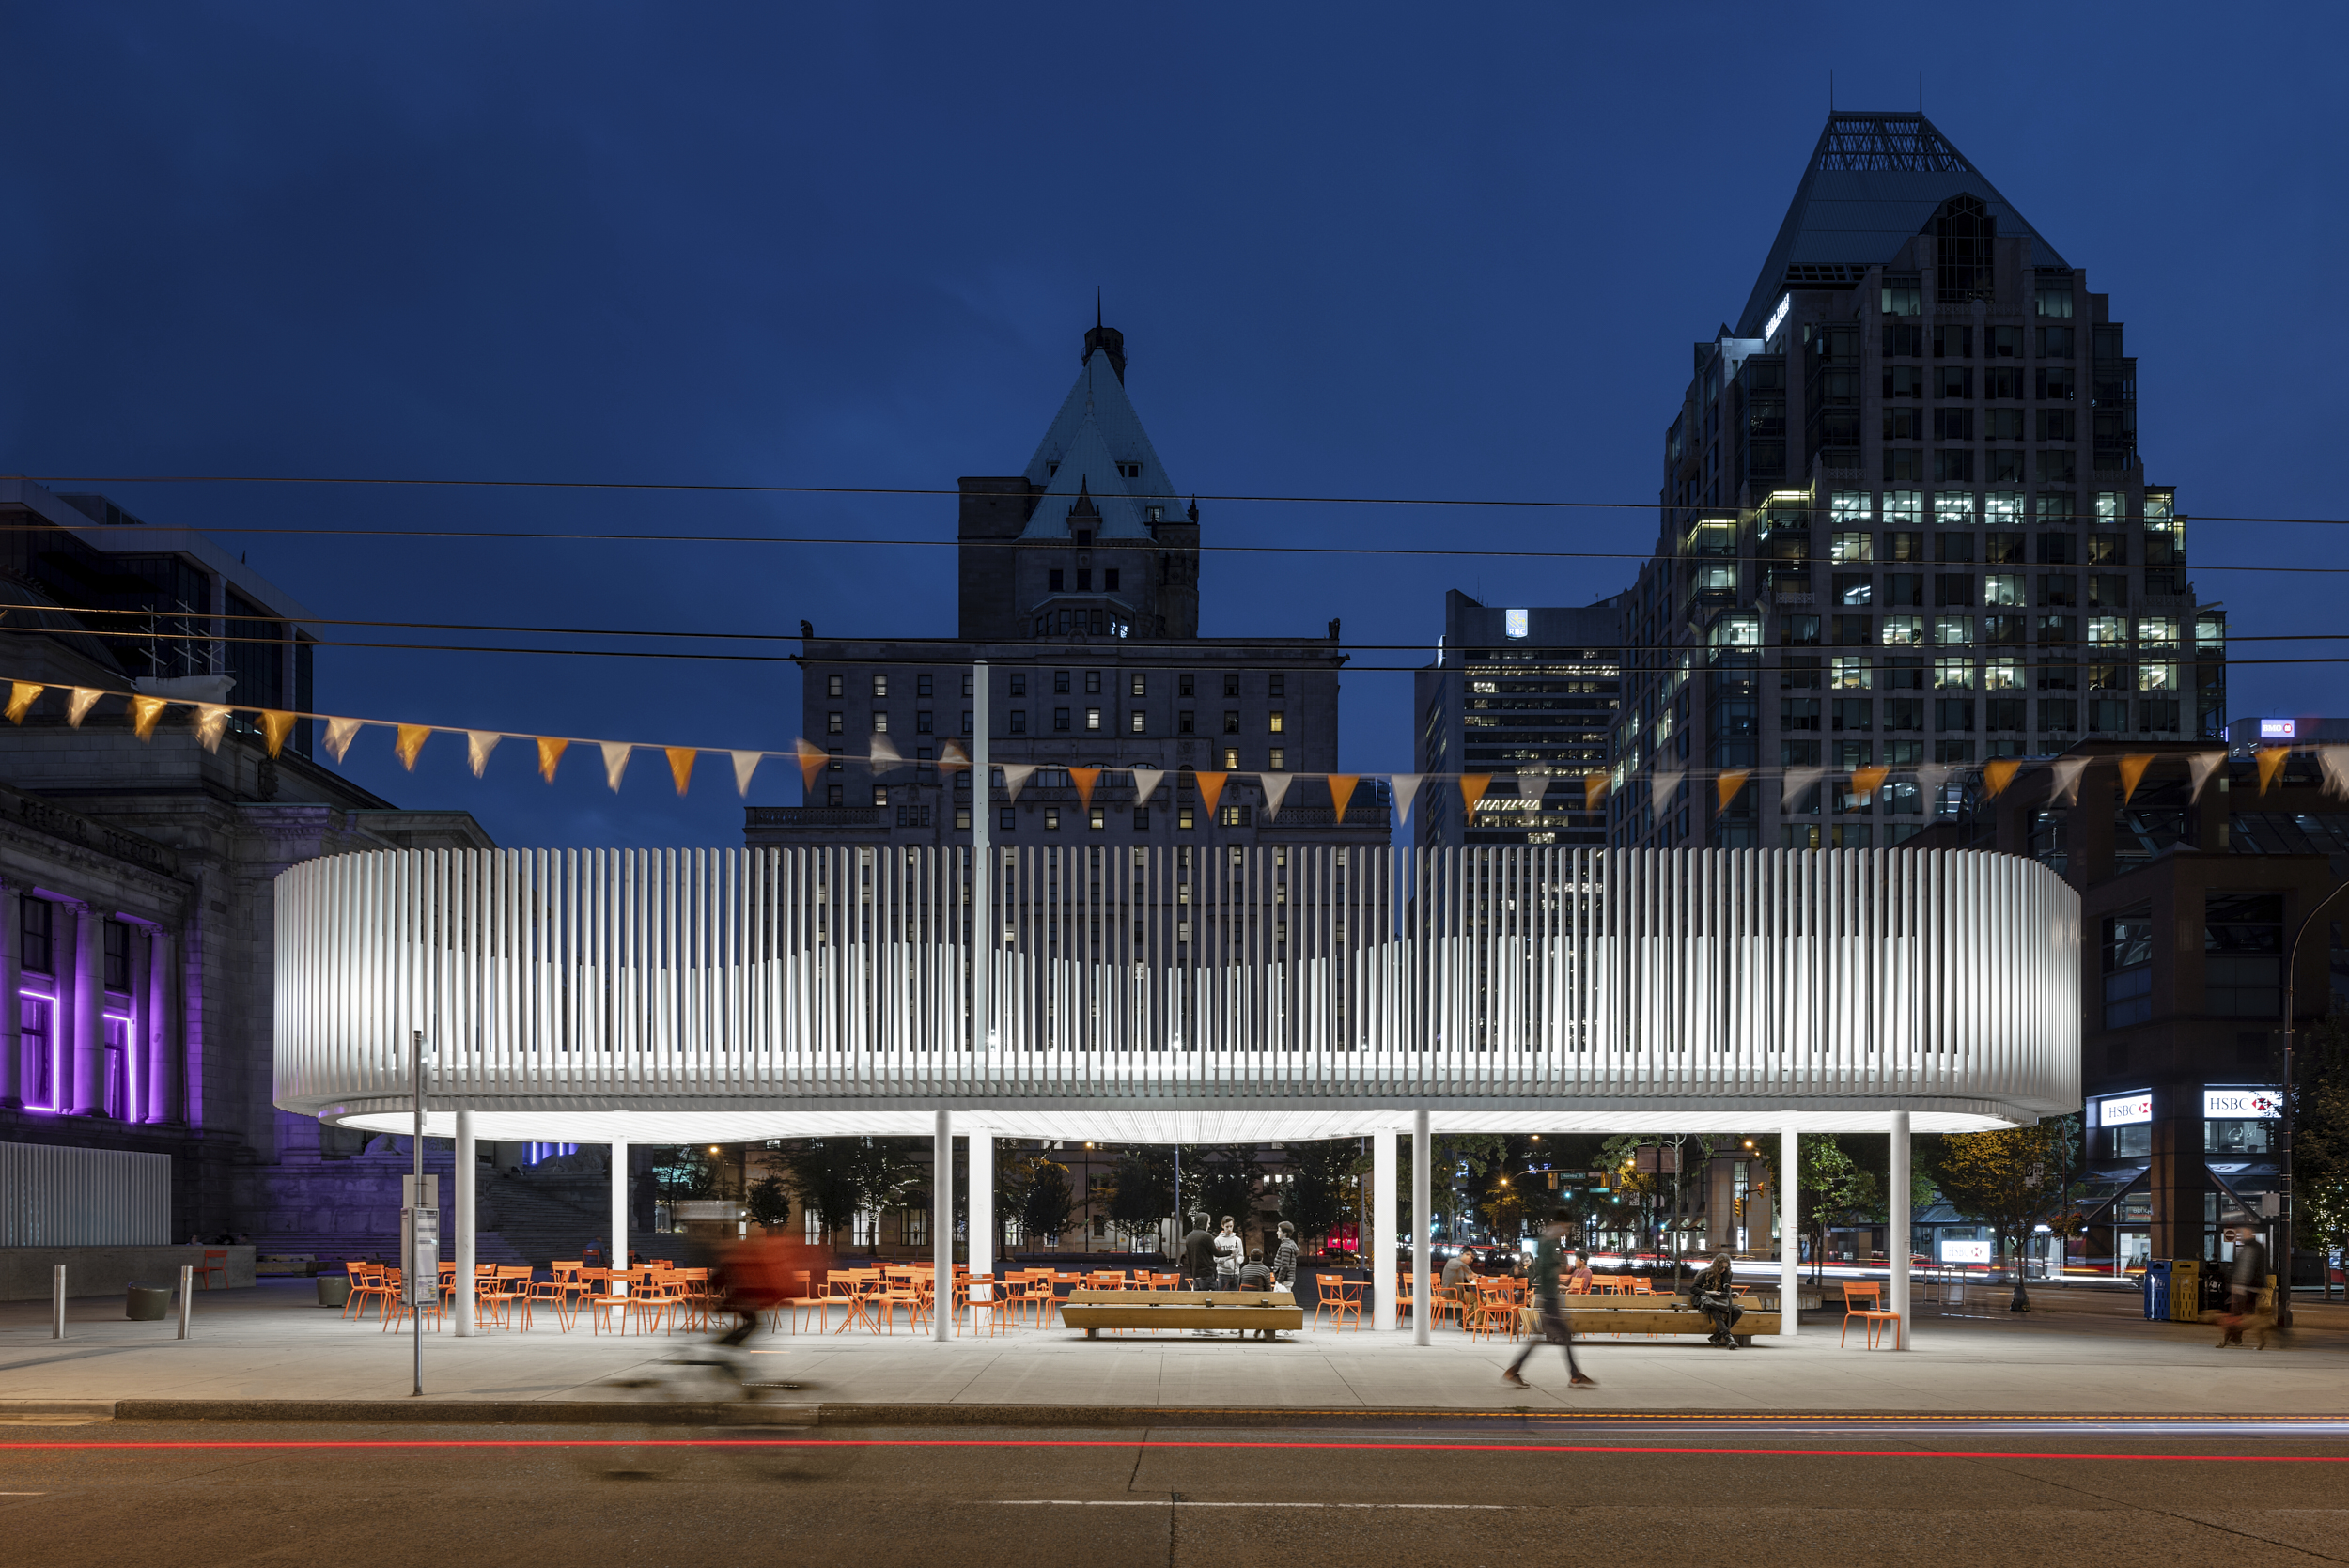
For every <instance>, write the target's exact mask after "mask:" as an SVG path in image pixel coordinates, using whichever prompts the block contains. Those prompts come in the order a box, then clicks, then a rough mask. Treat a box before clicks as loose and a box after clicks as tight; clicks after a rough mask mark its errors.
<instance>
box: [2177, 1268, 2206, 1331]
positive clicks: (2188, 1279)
mask: <svg viewBox="0 0 2349 1568" xmlns="http://www.w3.org/2000/svg"><path fill="white" fill-rule="evenodd" d="M2201 1321H2202V1260H2201V1259H2200V1258H2175V1259H2172V1260H2171V1261H2170V1322H2172V1323H2200V1322H2201Z"/></svg>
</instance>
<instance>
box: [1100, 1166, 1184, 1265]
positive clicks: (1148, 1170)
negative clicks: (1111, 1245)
mask: <svg viewBox="0 0 2349 1568" xmlns="http://www.w3.org/2000/svg"><path fill="white" fill-rule="evenodd" d="M1110 1183H1111V1190H1110V1194H1109V1220H1110V1228H1111V1229H1112V1230H1113V1231H1115V1232H1117V1233H1118V1234H1120V1235H1122V1236H1124V1237H1125V1238H1126V1241H1127V1244H1128V1246H1130V1247H1132V1248H1133V1249H1134V1250H1136V1251H1140V1250H1142V1243H1143V1239H1144V1238H1145V1237H1146V1238H1147V1239H1148V1240H1149V1242H1150V1247H1151V1250H1152V1251H1156V1250H1158V1242H1159V1235H1160V1234H1161V1228H1162V1227H1163V1226H1164V1225H1165V1223H1166V1219H1167V1216H1169V1215H1171V1214H1173V1213H1174V1212H1175V1157H1174V1154H1173V1152H1172V1151H1171V1150H1168V1149H1163V1148H1155V1147H1148V1146H1144V1147H1142V1148H1137V1149H1128V1150H1127V1151H1126V1153H1125V1154H1123V1155H1121V1156H1119V1157H1118V1161H1117V1165H1116V1167H1115V1169H1114V1170H1112V1172H1111V1173H1110Z"/></svg>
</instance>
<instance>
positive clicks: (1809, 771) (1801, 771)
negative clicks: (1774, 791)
mask: <svg viewBox="0 0 2349 1568" xmlns="http://www.w3.org/2000/svg"><path fill="white" fill-rule="evenodd" d="M1826 777H1827V769H1826V768H1788V769H1786V771H1785V773H1784V774H1783V775H1782V776H1781V778H1780V780H1779V785H1778V789H1779V796H1778V798H1779V808H1778V809H1779V810H1781V811H1794V810H1795V809H1796V806H1795V802H1796V801H1797V800H1801V799H1802V797H1803V792H1804V791H1805V790H1807V789H1809V788H1810V787H1811V786H1812V784H1817V783H1818V782H1819V781H1820V780H1821V779H1824V778H1826Z"/></svg>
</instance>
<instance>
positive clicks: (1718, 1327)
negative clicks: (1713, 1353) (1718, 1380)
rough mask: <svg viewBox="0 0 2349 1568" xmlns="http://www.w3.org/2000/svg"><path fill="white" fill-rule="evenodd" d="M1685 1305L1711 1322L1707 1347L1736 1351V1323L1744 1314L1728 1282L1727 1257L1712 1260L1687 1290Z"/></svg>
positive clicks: (1734, 1288)
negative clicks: (1715, 1345) (1710, 1336)
mask: <svg viewBox="0 0 2349 1568" xmlns="http://www.w3.org/2000/svg"><path fill="white" fill-rule="evenodd" d="M1688 1305H1690V1306H1692V1307H1694V1308H1695V1309H1696V1310H1697V1311H1698V1312H1703V1314H1704V1315H1705V1316H1706V1317H1709V1318H1711V1319H1712V1320H1713V1337H1712V1340H1711V1342H1710V1343H1714V1344H1718V1345H1720V1346H1722V1347H1724V1348H1725V1349H1730V1350H1735V1349H1736V1348H1737V1320H1738V1319H1739V1318H1741V1317H1743V1316H1745V1315H1746V1314H1745V1312H1744V1311H1743V1309H1741V1308H1740V1307H1739V1306H1738V1305H1737V1291H1736V1287H1735V1285H1734V1284H1732V1283H1731V1282H1730V1261H1729V1254H1728V1253H1726V1252H1723V1253H1720V1254H1719V1255H1718V1256H1716V1257H1715V1258H1714V1260H1713V1261H1712V1263H1711V1264H1709V1265H1706V1267H1705V1270H1704V1272H1703V1273H1702V1274H1700V1275H1698V1276H1697V1277H1696V1280H1695V1281H1693V1282H1692V1283H1691V1284H1690V1285H1689V1286H1688Z"/></svg>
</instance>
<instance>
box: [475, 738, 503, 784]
mask: <svg viewBox="0 0 2349 1568" xmlns="http://www.w3.org/2000/svg"><path fill="white" fill-rule="evenodd" d="M505 738H506V737H505V736H503V735H501V734H500V733H498V732H497V731H496V730H467V731H466V732H465V760H466V761H467V762H469V763H471V764H472V765H473V776H474V778H476V779H477V778H479V777H481V775H482V774H483V773H484V772H486V771H488V769H489V767H490V753H491V752H494V751H496V750H497V749H498V742H499V741H501V740H503V739H505Z"/></svg>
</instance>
